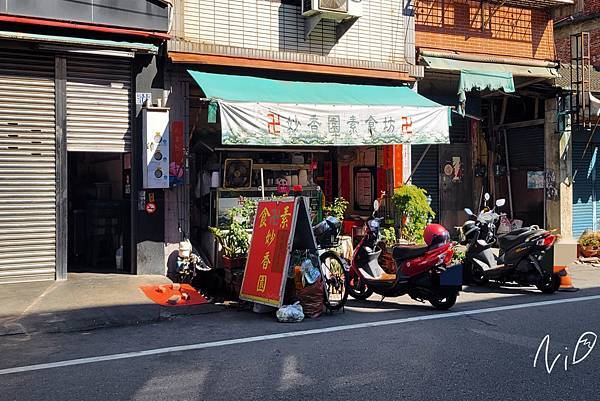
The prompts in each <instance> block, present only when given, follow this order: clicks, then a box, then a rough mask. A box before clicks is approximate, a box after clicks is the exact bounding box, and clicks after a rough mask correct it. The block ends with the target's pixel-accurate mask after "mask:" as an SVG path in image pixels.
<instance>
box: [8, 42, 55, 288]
mask: <svg viewBox="0 0 600 401" xmlns="http://www.w3.org/2000/svg"><path fill="white" fill-rule="evenodd" d="M54 93H55V91H54V57H52V56H47V57H46V56H40V55H33V54H31V53H28V54H26V53H21V52H14V53H11V52H8V51H0V283H12V282H25V281H41V280H54V278H55V266H56V256H55V252H56V212H55V210H56V165H55V160H56V148H55V114H54V108H55V104H54Z"/></svg>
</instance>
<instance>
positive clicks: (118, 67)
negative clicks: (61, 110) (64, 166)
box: [67, 56, 131, 152]
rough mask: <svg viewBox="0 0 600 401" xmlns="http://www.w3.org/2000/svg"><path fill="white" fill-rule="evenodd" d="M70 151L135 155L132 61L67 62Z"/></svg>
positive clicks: (81, 59) (82, 59) (73, 59)
mask: <svg viewBox="0 0 600 401" xmlns="http://www.w3.org/2000/svg"><path fill="white" fill-rule="evenodd" d="M67 150H69V151H78V152H129V151H131V60H130V59H123V58H117V57H100V56H96V57H93V58H92V57H76V56H70V57H69V58H68V59H67Z"/></svg>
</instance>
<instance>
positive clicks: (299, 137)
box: [219, 101, 450, 146]
mask: <svg viewBox="0 0 600 401" xmlns="http://www.w3.org/2000/svg"><path fill="white" fill-rule="evenodd" d="M219 106H220V113H221V130H222V143H223V144H224V145H258V146H278V145H304V146H306V145H314V146H355V145H390V144H415V145H417V144H437V143H449V142H450V139H449V123H448V107H446V106H440V107H412V106H363V105H324V104H290V103H249V102H228V101H219Z"/></svg>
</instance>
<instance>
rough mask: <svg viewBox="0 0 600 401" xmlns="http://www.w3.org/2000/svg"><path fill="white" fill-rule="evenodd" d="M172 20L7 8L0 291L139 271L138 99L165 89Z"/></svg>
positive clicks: (1, 58)
mask: <svg viewBox="0 0 600 401" xmlns="http://www.w3.org/2000/svg"><path fill="white" fill-rule="evenodd" d="M169 12H170V8H169V6H168V4H167V3H166V2H161V1H141V2H128V1H81V2H77V4H75V3H73V2H70V1H63V0H51V1H45V2H22V1H7V2H2V4H0V21H1V22H2V27H3V28H2V31H1V32H0V93H2V96H1V100H0V176H2V178H1V184H0V226H2V230H1V233H0V249H1V250H0V283H10V282H24V281H39V280H54V279H66V277H67V272H68V271H103V272H106V271H129V272H135V271H136V259H137V256H136V245H135V244H136V241H137V238H138V237H139V236H138V233H137V231H136V230H137V229H136V227H137V225H138V223H139V222H140V219H138V212H137V203H136V202H135V195H134V194H136V193H137V186H139V184H138V181H139V178H140V177H139V174H137V173H136V169H135V168H132V166H133V165H134V163H135V162H136V161H135V160H136V158H137V156H136V152H139V148H138V146H139V143H137V142H136V137H138V136H139V135H137V130H141V128H140V125H139V123H140V119H139V116H138V114H139V107H136V92H142V93H151V92H154V95H155V96H156V95H157V93H156V89H158V88H160V83H158V84H157V79H156V76H157V55H158V53H159V49H160V46H161V44H162V43H163V42H164V40H165V39H166V37H167V31H168V24H169ZM160 95H162V89H161V90H160ZM141 217H142V220H143V216H141Z"/></svg>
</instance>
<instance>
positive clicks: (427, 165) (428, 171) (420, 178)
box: [411, 145, 440, 221]
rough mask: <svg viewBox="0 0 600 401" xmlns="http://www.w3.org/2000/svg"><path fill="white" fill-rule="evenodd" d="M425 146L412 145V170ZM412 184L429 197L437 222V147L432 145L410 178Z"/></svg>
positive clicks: (438, 187) (438, 172)
mask: <svg viewBox="0 0 600 401" xmlns="http://www.w3.org/2000/svg"><path fill="white" fill-rule="evenodd" d="M425 149H427V145H413V146H412V147H411V153H412V155H411V159H412V168H413V169H414V168H415V166H416V165H417V162H418V161H419V159H420V158H421V155H422V154H423V152H424V151H425ZM411 181H412V184H413V185H416V186H418V187H421V188H423V189H425V190H426V191H427V194H428V195H429V196H431V208H432V209H433V211H434V212H435V219H434V220H435V221H439V214H440V168H439V161H438V145H432V146H431V148H429V151H428V152H427V154H426V155H425V158H423V161H422V162H421V165H419V168H418V169H417V170H416V171H415V173H414V174H413V176H412V179H411Z"/></svg>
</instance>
